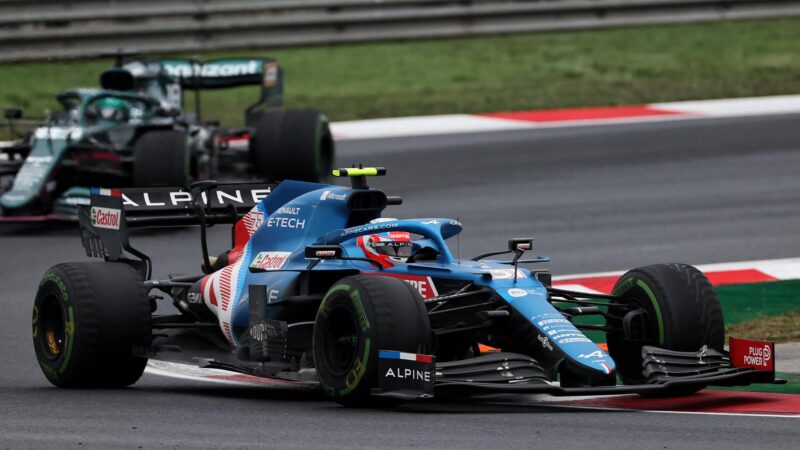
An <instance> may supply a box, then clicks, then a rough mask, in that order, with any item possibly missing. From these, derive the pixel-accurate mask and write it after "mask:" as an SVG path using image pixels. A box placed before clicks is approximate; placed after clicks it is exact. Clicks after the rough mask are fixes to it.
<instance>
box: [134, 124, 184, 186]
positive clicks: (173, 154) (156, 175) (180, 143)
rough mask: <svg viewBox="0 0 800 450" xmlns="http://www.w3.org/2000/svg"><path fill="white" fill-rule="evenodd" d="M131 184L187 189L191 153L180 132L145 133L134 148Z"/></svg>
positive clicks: (182, 133)
mask: <svg viewBox="0 0 800 450" xmlns="http://www.w3.org/2000/svg"><path fill="white" fill-rule="evenodd" d="M133 158H134V159H133V185H134V186H137V187H149V186H189V183H191V180H192V177H191V173H190V171H191V151H190V150H189V140H188V139H187V136H186V133H185V132H184V131H181V130H158V131H148V132H147V133H145V134H143V135H142V136H141V137H140V138H139V139H137V140H136V143H135V144H134V145H133Z"/></svg>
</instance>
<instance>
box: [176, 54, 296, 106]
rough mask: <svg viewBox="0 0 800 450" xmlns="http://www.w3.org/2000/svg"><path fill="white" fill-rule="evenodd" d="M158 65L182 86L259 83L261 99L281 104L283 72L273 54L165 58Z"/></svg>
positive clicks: (271, 103)
mask: <svg viewBox="0 0 800 450" xmlns="http://www.w3.org/2000/svg"><path fill="white" fill-rule="evenodd" d="M161 68H162V70H163V72H164V73H165V74H166V75H168V76H170V77H172V78H174V79H176V80H178V81H179V82H180V85H181V87H182V88H184V89H190V90H202V89H225V88H233V87H239V86H261V100H262V101H264V102H267V103H269V105H268V106H272V105H273V104H274V105H275V106H277V105H280V103H281V101H282V97H283V73H282V71H281V69H280V67H278V62H277V61H276V60H275V59H274V58H235V59H234V58H231V59H215V60H210V61H197V60H190V59H164V60H161Z"/></svg>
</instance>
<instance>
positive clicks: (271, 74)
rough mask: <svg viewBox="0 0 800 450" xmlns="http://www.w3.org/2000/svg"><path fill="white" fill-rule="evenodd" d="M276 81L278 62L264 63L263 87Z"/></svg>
mask: <svg viewBox="0 0 800 450" xmlns="http://www.w3.org/2000/svg"><path fill="white" fill-rule="evenodd" d="M277 82H278V63H276V62H274V61H273V62H268V63H266V64H264V87H272V86H275V83H277Z"/></svg>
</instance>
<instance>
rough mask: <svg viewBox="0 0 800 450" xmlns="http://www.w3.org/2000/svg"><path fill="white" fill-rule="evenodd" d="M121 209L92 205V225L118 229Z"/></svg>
mask: <svg viewBox="0 0 800 450" xmlns="http://www.w3.org/2000/svg"><path fill="white" fill-rule="evenodd" d="M121 215H122V211H120V210H119V209H114V208H102V207H99V206H93V207H92V226H93V227H95V228H106V229H109V230H119V222H120V216H121Z"/></svg>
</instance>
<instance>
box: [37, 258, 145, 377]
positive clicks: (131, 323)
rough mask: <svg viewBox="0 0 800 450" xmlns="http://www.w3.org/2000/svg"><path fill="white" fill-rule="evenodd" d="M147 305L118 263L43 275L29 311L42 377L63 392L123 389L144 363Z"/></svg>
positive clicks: (137, 280)
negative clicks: (141, 352)
mask: <svg viewBox="0 0 800 450" xmlns="http://www.w3.org/2000/svg"><path fill="white" fill-rule="evenodd" d="M150 332H151V329H150V301H149V299H148V296H147V292H146V290H145V287H144V283H143V282H142V279H141V277H140V275H139V273H138V272H137V271H136V270H134V269H133V268H132V267H130V266H128V265H126V264H123V263H68V264H59V265H57V266H54V267H52V268H50V270H48V271H47V272H46V273H45V275H44V277H42V281H41V283H40V284H39V290H38V292H37V293H36V300H35V302H34V306H33V346H34V349H35V351H36V359H37V360H38V362H39V367H41V369H42V372H43V373H44V375H45V377H47V379H48V380H49V381H50V382H51V383H52V384H54V385H56V386H59V387H69V388H100V387H112V388H114V387H124V386H128V385H130V384H133V383H135V382H136V381H137V380H138V379H139V377H141V376H142V372H143V371H144V368H145V365H146V364H147V359H146V358H142V357H138V356H134V348H135V347H144V346H146V345H148V344H149V339H150Z"/></svg>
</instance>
